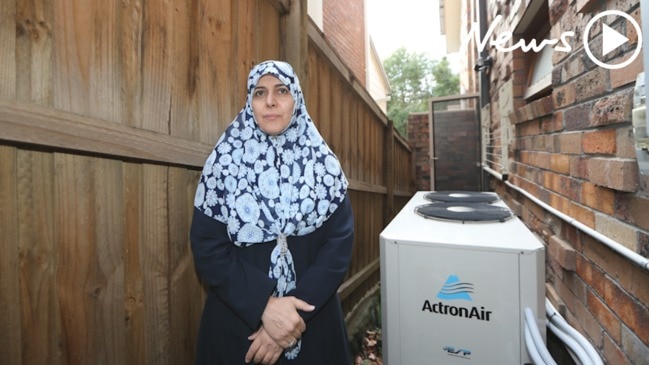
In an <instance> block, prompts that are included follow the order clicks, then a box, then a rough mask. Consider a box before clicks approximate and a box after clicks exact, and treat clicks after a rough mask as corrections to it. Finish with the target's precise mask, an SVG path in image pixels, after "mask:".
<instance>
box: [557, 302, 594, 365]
mask: <svg viewBox="0 0 649 365" xmlns="http://www.w3.org/2000/svg"><path fill="white" fill-rule="evenodd" d="M545 314H546V316H547V317H548V319H549V320H550V322H551V323H552V324H554V325H556V326H557V327H558V328H559V329H560V330H562V331H563V332H565V333H566V334H567V335H568V336H570V337H572V338H573V339H575V341H577V342H578V343H579V345H580V346H581V347H582V348H583V349H584V350H585V352H586V354H587V355H588V357H589V358H590V360H591V361H592V362H591V364H593V365H603V362H602V358H601V357H600V356H599V354H598V353H597V350H595V348H594V347H593V345H591V343H590V342H589V341H588V340H587V339H586V338H585V337H584V336H583V335H582V334H581V333H579V332H578V331H577V330H575V329H574V328H572V327H571V326H570V325H569V324H568V322H566V320H565V319H564V318H563V317H562V316H561V314H559V312H557V310H556V309H555V308H554V306H553V305H552V303H551V302H550V300H549V299H548V298H545Z"/></svg>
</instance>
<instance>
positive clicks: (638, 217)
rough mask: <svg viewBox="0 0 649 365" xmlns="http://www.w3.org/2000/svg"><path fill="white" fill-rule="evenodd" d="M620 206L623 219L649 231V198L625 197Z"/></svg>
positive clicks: (621, 199) (619, 203)
mask: <svg viewBox="0 0 649 365" xmlns="http://www.w3.org/2000/svg"><path fill="white" fill-rule="evenodd" d="M618 205H619V207H620V209H621V210H622V212H623V215H622V217H621V218H622V219H624V220H626V221H628V222H629V223H630V224H635V225H637V226H638V227H640V228H642V229H645V230H649V213H647V212H649V198H645V197H641V196H623V197H621V198H620V200H619V202H618Z"/></svg>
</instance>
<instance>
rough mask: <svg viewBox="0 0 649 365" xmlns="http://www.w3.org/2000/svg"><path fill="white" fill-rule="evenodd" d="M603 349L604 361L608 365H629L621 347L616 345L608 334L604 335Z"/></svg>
mask: <svg viewBox="0 0 649 365" xmlns="http://www.w3.org/2000/svg"><path fill="white" fill-rule="evenodd" d="M623 327H624V326H623ZM602 348H603V349H604V355H603V356H602V360H603V361H605V362H606V364H620V365H622V364H628V360H627V358H626V356H625V355H624V352H623V351H622V349H621V348H620V345H619V344H617V343H615V341H613V339H612V338H611V337H610V336H607V334H604V344H603V346H602Z"/></svg>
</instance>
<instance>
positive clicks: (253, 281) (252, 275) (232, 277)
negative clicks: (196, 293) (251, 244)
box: [190, 209, 276, 329]
mask: <svg viewBox="0 0 649 365" xmlns="http://www.w3.org/2000/svg"><path fill="white" fill-rule="evenodd" d="M190 238H191V243H192V252H193V255H194V265H195V267H196V270H197V272H198V274H199V276H200V277H201V279H202V280H203V281H204V282H205V283H206V284H207V285H208V286H209V287H210V289H211V290H214V291H215V292H216V295H217V296H218V297H219V298H220V299H221V300H222V301H224V302H225V303H226V305H227V306H228V307H230V308H231V309H232V310H233V311H234V312H235V313H237V314H238V315H239V317H241V318H242V319H243V321H244V322H245V323H246V324H247V325H248V326H249V327H250V328H251V329H256V328H257V326H258V325H259V323H260V320H261V315H262V313H263V311H264V308H265V307H266V303H267V302H268V298H269V297H270V296H271V294H272V292H273V289H274V288H275V284H276V283H275V281H274V280H273V279H270V278H269V277H268V273H267V272H264V271H262V270H261V269H259V268H258V267H256V266H255V265H254V264H253V263H250V262H247V261H246V260H242V259H241V257H240V255H239V253H240V252H239V250H241V249H239V248H237V247H235V246H234V244H233V243H232V242H231V241H230V238H229V237H228V234H227V228H226V225H225V224H223V223H221V222H218V221H216V220H214V219H212V218H210V217H208V216H206V215H205V214H203V213H202V212H201V211H199V210H197V209H194V217H193V220H192V226H191V232H190Z"/></svg>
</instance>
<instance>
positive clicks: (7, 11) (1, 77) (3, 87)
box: [0, 1, 18, 99]
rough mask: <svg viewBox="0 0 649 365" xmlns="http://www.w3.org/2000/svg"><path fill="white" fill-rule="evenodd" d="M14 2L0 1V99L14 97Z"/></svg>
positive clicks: (15, 74)
mask: <svg viewBox="0 0 649 365" xmlns="http://www.w3.org/2000/svg"><path fill="white" fill-rule="evenodd" d="M15 47H16V2H15V1H0V49H1V50H3V51H2V52H0V98H6V99H13V98H14V97H15V95H16V77H17V75H18V74H17V72H16V53H15V51H12V50H14V49H15Z"/></svg>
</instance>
